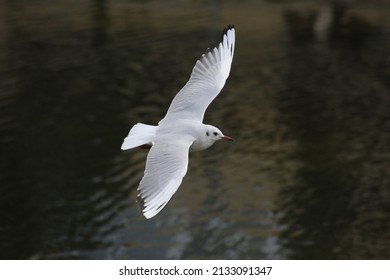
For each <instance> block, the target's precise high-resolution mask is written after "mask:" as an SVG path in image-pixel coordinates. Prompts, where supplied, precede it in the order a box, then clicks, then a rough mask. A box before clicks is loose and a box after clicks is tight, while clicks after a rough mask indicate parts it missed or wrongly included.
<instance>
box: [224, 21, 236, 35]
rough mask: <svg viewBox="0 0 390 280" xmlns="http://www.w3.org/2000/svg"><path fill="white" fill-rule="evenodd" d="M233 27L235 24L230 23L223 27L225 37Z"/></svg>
mask: <svg viewBox="0 0 390 280" xmlns="http://www.w3.org/2000/svg"><path fill="white" fill-rule="evenodd" d="M231 29H234V24H229V25H228V26H226V27H225V28H224V29H223V31H222V37H223V36H224V35H227V32H228V31H229V30H231Z"/></svg>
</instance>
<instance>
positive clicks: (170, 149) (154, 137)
mask: <svg viewBox="0 0 390 280" xmlns="http://www.w3.org/2000/svg"><path fill="white" fill-rule="evenodd" d="M234 44H235V29H234V25H228V26H227V27H226V28H225V29H224V30H223V33H222V40H221V41H220V42H219V44H218V45H216V46H215V47H213V48H209V49H207V50H206V52H205V53H204V54H203V55H202V56H201V58H200V59H199V60H198V61H197V62H196V64H195V66H194V68H193V69H192V73H191V76H190V79H189V81H188V82H187V83H186V85H185V86H184V87H183V88H182V89H181V90H180V91H179V93H177V95H176V96H175V97H174V99H173V101H172V103H171V105H170V106H169V109H168V111H167V113H166V115H165V117H164V118H163V119H162V120H160V122H159V123H158V125H157V126H153V125H147V124H143V123H137V124H135V125H134V126H133V127H132V128H131V130H130V132H129V134H128V136H127V137H126V138H125V139H124V141H123V144H122V147H121V149H122V150H127V149H131V148H135V147H150V151H149V153H148V156H147V159H146V167H145V172H144V176H143V178H142V179H141V182H140V184H139V186H138V189H137V191H138V195H137V198H138V201H139V202H140V206H141V209H142V213H143V215H144V216H145V218H146V219H150V218H152V217H154V216H155V215H157V214H158V213H159V212H160V211H161V210H162V209H163V208H164V206H165V205H166V204H167V203H168V202H169V200H170V199H171V198H172V196H173V195H174V193H175V192H176V191H177V189H178V188H179V186H180V184H181V182H182V180H183V177H184V176H185V174H186V173H187V168H188V157H189V152H190V151H191V152H192V151H200V150H205V149H207V148H209V147H211V146H212V145H213V144H214V142H216V141H218V140H222V139H223V140H228V141H232V140H233V139H232V138H231V137H229V136H226V135H224V134H223V133H222V132H221V131H220V130H219V129H218V128H216V127H215V126H212V125H208V124H203V117H204V114H205V111H206V109H207V107H208V106H209V105H210V103H211V102H212V101H213V100H214V98H215V97H216V96H217V95H218V94H219V92H220V91H221V89H222V88H223V86H224V85H225V82H226V79H227V78H228V76H229V73H230V68H231V64H232V60H233V54H234Z"/></svg>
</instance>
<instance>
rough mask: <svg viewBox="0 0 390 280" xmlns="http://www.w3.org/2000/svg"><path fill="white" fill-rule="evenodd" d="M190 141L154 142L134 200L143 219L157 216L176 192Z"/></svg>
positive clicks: (176, 139) (185, 139)
mask: <svg viewBox="0 0 390 280" xmlns="http://www.w3.org/2000/svg"><path fill="white" fill-rule="evenodd" d="M193 141H194V140H193V139H192V138H191V137H185V138H180V139H178V138H177V137H176V138H173V137H170V138H169V139H162V140H157V141H155V142H154V143H153V147H152V148H151V149H150V151H149V154H148V157H147V159H146V168H145V173H144V177H143V178H142V180H141V182H140V184H139V187H138V199H139V202H140V203H141V207H142V212H143V214H144V216H145V217H146V218H147V219H150V218H152V217H154V216H155V215H156V214H157V213H159V212H160V211H161V210H162V209H163V208H164V206H165V205H166V204H167V203H168V201H169V200H170V199H171V197H172V196H173V194H174V193H175V192H176V191H177V189H178V188H179V186H180V184H181V182H182V180H183V177H184V175H185V174H186V173H187V167H188V151H189V148H190V146H191V144H192V142H193Z"/></svg>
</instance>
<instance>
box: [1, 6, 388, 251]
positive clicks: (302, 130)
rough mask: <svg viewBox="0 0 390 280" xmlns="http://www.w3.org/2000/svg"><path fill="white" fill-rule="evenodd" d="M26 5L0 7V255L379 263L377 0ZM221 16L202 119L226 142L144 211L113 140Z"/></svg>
mask: <svg viewBox="0 0 390 280" xmlns="http://www.w3.org/2000/svg"><path fill="white" fill-rule="evenodd" d="M27 2H28V1H3V2H2V3H1V4H0V15H1V20H0V22H1V23H0V47H1V51H0V65H1V66H0V108H1V109H0V143H1V145H0V153H1V161H0V180H1V181H0V182H1V186H0V213H1V214H0V218H1V219H0V221H1V224H0V255H1V258H2V259H388V258H390V253H389V252H390V186H389V170H390V149H389V148H390V147H389V143H390V113H389V108H390V94H389V93H390V92H389V89H390V79H389V74H390V59H389V58H390V56H389V54H390V36H389V34H390V9H389V8H390V6H389V5H388V4H387V3H386V1H357V2H356V3H354V4H351V6H348V7H345V9H344V8H343V7H341V8H340V7H336V8H335V7H333V8H335V9H334V10H332V9H331V7H330V4H329V5H324V6H319V5H316V4H315V3H316V2H314V1H311V2H310V1H306V2H305V1H295V2H294V1H289V2H288V3H287V1H285V2H284V1H274V2H272V1H269V2H266V1H189V0H188V1H173V0H168V1H154V0H152V1H105V0H95V1H75V0H71V1H56V2H47V1H41V0H39V1H34V3H30V2H28V4H27ZM324 3H326V2H324ZM332 11H333V12H332ZM329 18H330V19H333V21H329V22H330V23H329V22H328V23H326V19H329ZM230 23H231V24H235V26H236V39H237V41H236V52H235V57H234V60H233V65H232V70H231V74H230V77H229V79H228V81H227V83H226V85H225V87H224V89H223V90H222V92H221V94H220V95H219V96H218V97H217V98H216V99H215V100H214V102H213V103H212V104H211V106H210V107H209V110H208V111H207V112H206V117H205V122H206V123H210V124H213V125H215V126H217V127H219V128H221V130H222V131H223V132H224V133H225V134H227V135H229V136H232V137H233V138H234V139H235V141H234V142H232V143H227V142H223V141H221V142H218V143H216V144H215V145H214V146H213V147H212V148H210V149H208V150H206V151H202V152H198V153H193V154H191V157H190V165H189V170H188V173H187V175H186V177H185V179H184V181H183V183H182V185H181V187H180V188H179V190H178V192H177V193H176V194H175V195H174V197H173V199H172V200H171V201H170V203H169V204H168V205H167V206H166V207H165V208H164V210H163V211H162V212H161V213H160V214H159V215H157V216H156V217H155V218H153V219H151V220H146V219H145V218H143V216H142V215H141V214H140V212H139V209H138V207H137V204H136V188H137V186H138V183H139V181H140V179H141V178H142V175H143V171H144V165H145V158H146V155H147V151H145V150H137V149H135V150H129V151H121V149H120V146H121V144H122V141H123V138H124V137H125V136H126V135H127V133H128V131H129V129H130V128H131V126H132V125H133V124H135V123H137V122H144V123H148V124H156V123H157V122H158V121H159V120H160V119H161V118H163V116H164V114H165V112H166V110H167V108H168V106H169V104H170V102H171V100H172V98H173V97H174V95H175V94H176V93H177V92H178V91H179V90H180V88H181V87H182V86H183V85H184V84H185V83H186V81H187V79H188V77H189V75H190V73H191V69H192V67H193V65H194V63H195V61H196V59H198V58H199V57H200V55H201V53H202V52H203V51H204V50H205V49H206V48H207V47H208V46H210V45H212V44H213V42H216V41H218V40H219V38H220V33H221V31H222V29H223V28H224V27H225V26H226V25H227V24H230Z"/></svg>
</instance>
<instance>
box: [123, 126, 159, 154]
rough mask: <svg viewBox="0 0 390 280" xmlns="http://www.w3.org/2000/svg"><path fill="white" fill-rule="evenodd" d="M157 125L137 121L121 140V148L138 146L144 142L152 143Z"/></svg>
mask: <svg viewBox="0 0 390 280" xmlns="http://www.w3.org/2000/svg"><path fill="white" fill-rule="evenodd" d="M156 130H157V126H153V125H147V124H143V123H137V124H136V125H134V126H133V127H132V128H131V129H130V132H129V135H128V136H127V137H126V138H125V140H124V141H123V144H122V147H121V149H122V150H127V149H131V148H135V147H139V146H142V145H145V144H149V145H151V144H152V141H153V138H154V136H155V135H156Z"/></svg>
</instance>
